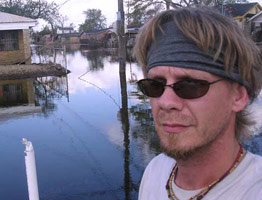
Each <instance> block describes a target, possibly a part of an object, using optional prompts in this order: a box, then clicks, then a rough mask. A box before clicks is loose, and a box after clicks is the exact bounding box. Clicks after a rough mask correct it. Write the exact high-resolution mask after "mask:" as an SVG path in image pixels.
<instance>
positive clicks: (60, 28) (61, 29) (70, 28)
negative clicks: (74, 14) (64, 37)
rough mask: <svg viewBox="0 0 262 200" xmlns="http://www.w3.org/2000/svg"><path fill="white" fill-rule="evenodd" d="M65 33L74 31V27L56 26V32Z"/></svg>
mask: <svg viewBox="0 0 262 200" xmlns="http://www.w3.org/2000/svg"><path fill="white" fill-rule="evenodd" d="M67 33H74V28H72V27H58V28H57V34H67Z"/></svg>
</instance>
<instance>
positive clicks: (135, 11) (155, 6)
mask: <svg viewBox="0 0 262 200" xmlns="http://www.w3.org/2000/svg"><path fill="white" fill-rule="evenodd" d="M242 2H248V1H247V0H126V3H127V7H128V10H129V11H130V12H129V13H128V14H127V21H128V23H129V24H130V23H131V24H133V23H134V24H140V23H142V24H143V23H144V22H146V21H147V20H148V19H150V18H151V17H152V16H154V15H155V14H156V13H158V12H160V11H163V10H165V9H167V10H168V9H170V8H174V9H175V8H181V7H201V6H217V7H219V6H220V7H221V5H222V3H223V5H225V4H228V3H242Z"/></svg>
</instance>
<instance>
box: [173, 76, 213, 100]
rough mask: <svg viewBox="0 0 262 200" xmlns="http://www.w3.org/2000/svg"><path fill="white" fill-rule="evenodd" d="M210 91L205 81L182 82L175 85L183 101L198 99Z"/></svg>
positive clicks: (176, 91)
mask: <svg viewBox="0 0 262 200" xmlns="http://www.w3.org/2000/svg"><path fill="white" fill-rule="evenodd" d="M208 89H209V83H208V82H207V81H205V80H182V81H179V82H177V83H175V85H174V90H175V93H176V94H177V95H178V96H179V97H181V98H183V99H196V98H199V97H202V96H204V95H205V94H206V93H207V91H208Z"/></svg>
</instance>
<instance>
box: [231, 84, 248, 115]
mask: <svg viewBox="0 0 262 200" xmlns="http://www.w3.org/2000/svg"><path fill="white" fill-rule="evenodd" d="M232 92H233V94H234V96H233V97H234V99H233V105H232V110H233V111H235V112H240V111H241V110H243V109H244V108H245V107H246V105H247V104H248V101H249V97H248V93H247V90H246V88H245V87H244V86H242V85H239V84H238V83H233V86H232Z"/></svg>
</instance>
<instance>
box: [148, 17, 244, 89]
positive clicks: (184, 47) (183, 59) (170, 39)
mask: <svg viewBox="0 0 262 200" xmlns="http://www.w3.org/2000/svg"><path fill="white" fill-rule="evenodd" d="M161 28H162V30H160V29H159V28H158V29H157V30H156V32H155V33H156V34H155V36H156V40H155V42H153V43H152V45H151V46H150V49H149V51H148V55H147V66H146V71H147V72H149V70H150V69H152V68H153V67H156V66H173V67H181V68H189V69H196V70H202V71H206V72H209V73H212V74H215V75H217V76H220V77H223V78H226V79H230V80H232V81H236V82H238V83H240V84H241V85H244V86H246V87H247V88H248V84H247V83H246V82H245V81H243V80H242V78H241V76H240V74H239V73H238V67H237V65H235V66H234V70H233V72H226V71H225V65H224V59H223V53H221V55H220V56H219V57H218V58H217V59H216V60H215V61H214V54H213V55H212V54H211V53H206V52H204V51H202V50H201V49H200V48H199V47H198V46H197V45H196V44H195V43H194V42H193V41H192V40H190V39H189V38H187V37H186V36H185V35H184V34H183V33H182V31H181V30H180V29H179V28H178V27H177V25H176V24H175V22H173V21H169V22H167V23H165V24H163V25H161Z"/></svg>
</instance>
